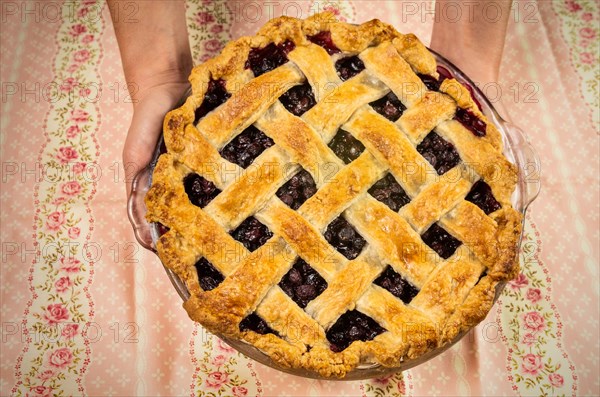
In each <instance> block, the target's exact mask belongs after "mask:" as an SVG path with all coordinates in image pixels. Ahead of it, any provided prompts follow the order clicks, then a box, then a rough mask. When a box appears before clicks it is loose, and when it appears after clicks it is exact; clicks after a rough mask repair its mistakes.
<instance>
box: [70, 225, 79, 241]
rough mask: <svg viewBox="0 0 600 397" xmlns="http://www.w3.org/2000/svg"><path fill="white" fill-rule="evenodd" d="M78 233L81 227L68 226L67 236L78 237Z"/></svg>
mask: <svg viewBox="0 0 600 397" xmlns="http://www.w3.org/2000/svg"><path fill="white" fill-rule="evenodd" d="M80 233H81V229H79V228H78V227H77V226H73V227H70V228H69V231H68V234H69V238H72V239H76V238H77V237H79V234H80Z"/></svg>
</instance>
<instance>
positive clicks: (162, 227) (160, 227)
mask: <svg viewBox="0 0 600 397" xmlns="http://www.w3.org/2000/svg"><path fill="white" fill-rule="evenodd" d="M156 228H157V231H158V236H159V237H160V236H162V235H163V234H165V233H166V232H168V231H169V230H171V229H170V228H169V227H167V226H165V225H163V224H162V223H160V222H156Z"/></svg>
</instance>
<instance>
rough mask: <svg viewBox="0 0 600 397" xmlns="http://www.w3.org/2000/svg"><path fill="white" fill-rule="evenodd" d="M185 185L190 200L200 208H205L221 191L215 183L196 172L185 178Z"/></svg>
mask: <svg viewBox="0 0 600 397" xmlns="http://www.w3.org/2000/svg"><path fill="white" fill-rule="evenodd" d="M183 187H184V188H185V192H186V193H187V195H188V198H189V200H190V202H191V203H192V204H194V205H195V206H198V207H200V208H204V207H205V206H206V205H207V204H208V203H210V202H211V201H212V199H214V198H215V197H217V195H218V194H219V193H221V191H220V190H219V189H218V188H217V187H216V186H215V184H214V183H212V182H211V181H209V180H207V179H205V178H203V177H202V176H200V175H198V174H195V173H194V174H188V175H186V176H185V178H183Z"/></svg>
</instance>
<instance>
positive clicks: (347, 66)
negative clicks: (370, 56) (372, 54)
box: [335, 56, 365, 81]
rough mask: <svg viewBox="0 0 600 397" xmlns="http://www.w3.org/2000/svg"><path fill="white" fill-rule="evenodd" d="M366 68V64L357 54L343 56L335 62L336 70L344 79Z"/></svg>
mask: <svg viewBox="0 0 600 397" xmlns="http://www.w3.org/2000/svg"><path fill="white" fill-rule="evenodd" d="M364 69H365V64H364V63H363V61H361V60H360V58H359V57H357V56H353V57H348V58H342V59H340V60H338V61H337V62H336V63H335V70H337V73H338V76H340V79H342V80H343V81H346V80H348V79H349V78H352V77H354V76H356V75H357V74H359V73H360V72H362V71H363V70H364Z"/></svg>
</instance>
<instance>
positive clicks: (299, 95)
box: [279, 83, 317, 116]
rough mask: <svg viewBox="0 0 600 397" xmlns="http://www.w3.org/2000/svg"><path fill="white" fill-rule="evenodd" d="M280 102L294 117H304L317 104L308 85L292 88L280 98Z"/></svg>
mask: <svg viewBox="0 0 600 397" xmlns="http://www.w3.org/2000/svg"><path fill="white" fill-rule="evenodd" d="M279 100H280V101H281V103H282V104H283V106H284V107H285V108H286V109H287V110H288V111H289V112H290V113H292V114H293V115H294V116H302V115H303V114H304V113H305V112H306V111H307V110H309V109H310V108H312V107H313V106H315V105H316V103H317V101H315V95H314V94H313V90H312V87H311V86H310V84H308V83H306V84H302V85H297V86H295V87H292V88H291V89H289V90H288V91H286V92H285V93H284V94H283V95H282V96H280V97H279Z"/></svg>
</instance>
